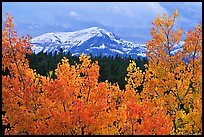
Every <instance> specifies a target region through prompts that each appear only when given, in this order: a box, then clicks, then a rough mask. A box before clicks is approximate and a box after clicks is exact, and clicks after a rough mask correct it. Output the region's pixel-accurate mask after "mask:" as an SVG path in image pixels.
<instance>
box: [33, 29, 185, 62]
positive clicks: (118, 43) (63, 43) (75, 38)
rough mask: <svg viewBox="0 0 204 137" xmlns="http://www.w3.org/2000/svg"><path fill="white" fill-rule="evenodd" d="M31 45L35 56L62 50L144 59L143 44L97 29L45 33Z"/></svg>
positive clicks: (73, 52) (177, 46)
mask: <svg viewBox="0 0 204 137" xmlns="http://www.w3.org/2000/svg"><path fill="white" fill-rule="evenodd" d="M31 44H33V45H34V46H33V47H32V50H33V52H34V53H35V54H38V53H39V52H43V53H50V52H51V53H52V54H54V53H55V52H57V53H58V52H59V51H60V49H62V51H63V52H64V53H67V52H69V51H70V53H72V54H73V55H80V54H81V53H82V52H84V53H85V54H90V53H92V55H93V56H99V55H100V53H101V54H102V55H103V56H104V55H105V56H106V55H107V56H115V55H116V54H118V55H119V56H121V57H127V56H131V57H132V58H137V57H138V56H141V57H146V45H145V44H141V45H140V44H135V43H133V42H128V41H126V40H123V39H120V38H119V37H117V36H115V35H114V34H113V33H111V32H108V31H106V30H104V29H102V28H99V27H91V28H88V29H83V30H79V31H75V32H52V33H46V34H43V35H41V36H39V37H36V38H33V39H32V41H31ZM178 50H181V45H176V46H175V47H174V48H173V51H172V54H175V53H176V52H177V51H178Z"/></svg>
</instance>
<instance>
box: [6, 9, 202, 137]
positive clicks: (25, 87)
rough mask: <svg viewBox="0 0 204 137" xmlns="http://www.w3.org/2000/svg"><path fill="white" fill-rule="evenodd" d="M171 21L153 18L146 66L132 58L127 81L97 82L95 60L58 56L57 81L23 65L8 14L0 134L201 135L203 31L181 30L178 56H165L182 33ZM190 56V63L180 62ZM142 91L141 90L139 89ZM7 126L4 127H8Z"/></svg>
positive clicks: (22, 45) (23, 48)
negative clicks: (1, 130)
mask: <svg viewBox="0 0 204 137" xmlns="http://www.w3.org/2000/svg"><path fill="white" fill-rule="evenodd" d="M177 16H178V11H177V10H175V11H174V12H173V14H172V17H168V18H167V17H166V15H164V16H163V17H162V18H160V17H157V18H156V19H155V20H154V21H153V25H154V28H153V29H152V30H151V34H152V40H151V41H148V42H147V50H148V52H147V55H148V57H149V63H148V64H146V65H145V68H146V71H145V72H142V71H141V70H140V69H139V68H138V67H137V64H136V63H135V62H134V61H130V64H129V66H128V68H127V72H128V74H127V77H126V78H125V79H126V81H127V84H126V86H125V90H120V88H119V86H118V85H117V83H115V84H111V83H110V82H108V81H105V82H100V83H99V82H98V78H99V69H100V68H99V65H98V62H97V61H96V62H93V63H92V62H91V59H90V56H85V55H84V54H82V55H80V57H79V59H80V61H81V64H75V65H70V64H69V60H68V59H66V58H63V59H62V60H61V62H60V63H59V64H58V66H57V69H56V70H55V74H56V77H57V78H56V79H52V78H51V77H46V76H42V75H39V74H36V72H35V71H34V70H32V69H30V68H29V64H28V60H27V59H26V58H25V54H30V53H31V49H30V44H29V37H28V38H23V37H22V38H18V37H17V35H16V33H15V32H14V31H13V27H14V25H13V22H12V19H13V18H12V17H9V16H8V15H7V20H6V24H5V26H6V27H5V28H4V30H3V31H2V70H3V71H5V70H6V69H8V70H9V75H2V102H3V103H2V109H3V111H5V112H6V113H5V115H3V119H2V120H3V127H5V134H71V135H75V134H83V135H87V134H112V135H118V134H125V135H126V134H128V135H135V134H145V135H149V134H151V135H152V134H202V109H201V108H202V78H201V76H202V26H201V24H200V25H198V26H196V27H195V30H192V31H189V32H187V33H186V39H185V43H184V45H183V51H182V52H180V51H179V52H178V53H176V54H175V55H172V54H171V51H172V48H173V46H174V45H175V44H179V41H180V39H181V34H182V29H181V28H178V29H177V30H174V29H173V28H174V24H175V20H176V18H177ZM183 57H185V58H187V59H188V62H189V63H186V62H185V61H184V60H183ZM138 87H140V89H138ZM8 123H9V124H8Z"/></svg>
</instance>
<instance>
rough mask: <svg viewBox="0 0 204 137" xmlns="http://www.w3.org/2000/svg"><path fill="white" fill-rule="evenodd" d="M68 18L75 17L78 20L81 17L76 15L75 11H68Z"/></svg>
mask: <svg viewBox="0 0 204 137" xmlns="http://www.w3.org/2000/svg"><path fill="white" fill-rule="evenodd" d="M69 16H72V17H75V18H77V19H80V17H81V15H80V14H78V13H77V12H75V11H70V12H69Z"/></svg>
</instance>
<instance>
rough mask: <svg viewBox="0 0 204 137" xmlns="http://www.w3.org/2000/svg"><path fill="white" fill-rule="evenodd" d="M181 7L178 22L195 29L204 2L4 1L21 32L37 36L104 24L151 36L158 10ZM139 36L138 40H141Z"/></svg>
mask: <svg viewBox="0 0 204 137" xmlns="http://www.w3.org/2000/svg"><path fill="white" fill-rule="evenodd" d="M175 8H177V9H178V10H179V13H180V17H179V21H178V25H180V26H182V27H183V28H185V29H190V28H191V29H192V27H193V26H194V25H196V24H199V23H200V22H201V21H202V3H201V2H3V3H2V17H3V19H2V21H3V22H4V21H5V13H6V12H8V13H9V14H11V15H13V16H14V23H15V25H16V29H17V31H18V33H19V34H21V35H26V34H31V35H32V36H33V37H36V36H38V35H41V34H43V33H47V32H49V31H75V30H79V29H84V28H87V27H92V26H100V27H104V28H105V29H108V31H112V32H114V33H115V34H116V35H119V36H120V37H122V38H125V39H127V40H132V41H135V42H137V41H138V42H141V41H145V40H146V39H145V38H143V37H145V35H146V37H147V38H149V37H150V32H149V29H150V28H151V27H152V24H151V22H152V21H153V20H154V19H155V18H156V16H157V15H158V14H160V15H163V14H164V13H166V14H167V15H170V14H171V13H172V11H173V10H174V9H175ZM137 39H138V40H137Z"/></svg>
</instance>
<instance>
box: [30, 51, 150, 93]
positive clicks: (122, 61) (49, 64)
mask: <svg viewBox="0 0 204 137" xmlns="http://www.w3.org/2000/svg"><path fill="white" fill-rule="evenodd" d="M64 56H65V57H66V58H68V59H69V63H70V64H71V65H72V64H75V63H77V64H78V63H80V61H79V58H78V56H72V54H71V53H70V52H68V53H66V54H64V53H63V52H62V50H61V51H60V52H59V53H58V54H57V53H55V54H54V55H52V53H48V54H47V53H42V52H41V53H39V54H34V53H33V54H31V55H27V59H28V60H29V65H30V68H32V69H36V72H37V73H39V74H41V75H44V76H48V75H49V72H51V71H52V72H53V73H52V78H54V79H55V78H56V76H55V74H54V71H55V69H56V68H57V64H58V63H59V62H60V61H61V59H62V58H63V57H64ZM90 56H91V60H92V62H95V61H96V60H97V61H98V63H99V66H100V70H99V73H100V77H99V82H102V81H105V80H108V81H109V82H112V83H116V82H117V83H118V84H119V86H120V88H121V89H124V88H125V84H126V81H125V77H126V76H127V67H128V65H129V63H130V60H135V62H136V64H137V66H138V67H140V69H142V71H145V68H144V64H147V63H148V60H147V59H146V58H141V57H138V58H137V59H132V58H131V57H125V58H124V57H120V56H119V55H116V56H115V57H113V56H102V54H100V56H96V57H94V56H92V54H90Z"/></svg>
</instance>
